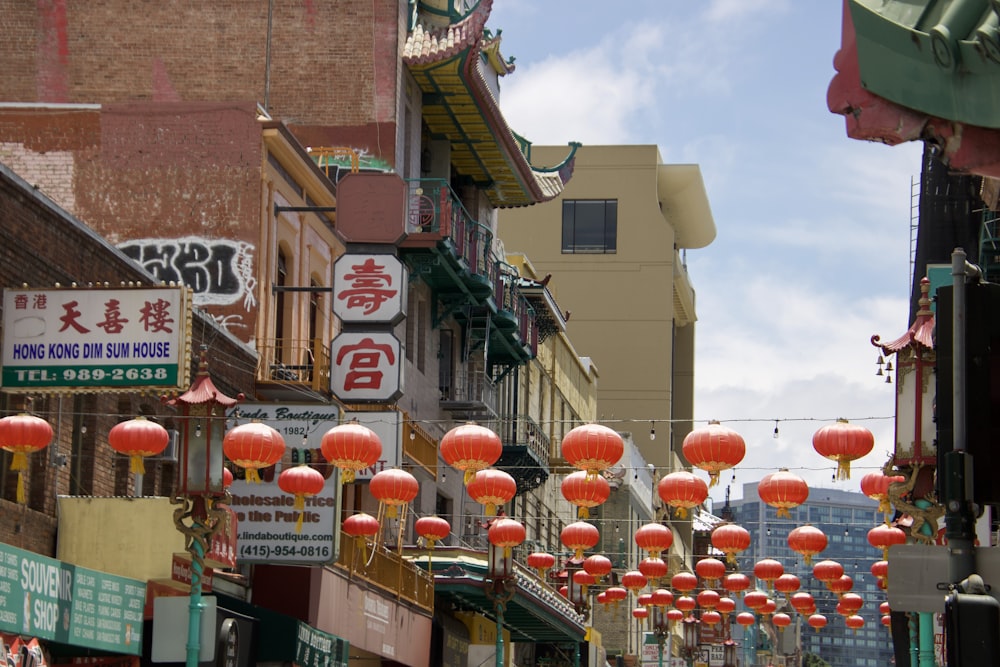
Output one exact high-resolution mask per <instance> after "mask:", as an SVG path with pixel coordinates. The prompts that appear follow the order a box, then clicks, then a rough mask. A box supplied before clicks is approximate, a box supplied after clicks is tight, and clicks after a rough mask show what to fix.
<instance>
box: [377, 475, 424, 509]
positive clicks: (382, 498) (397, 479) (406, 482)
mask: <svg viewBox="0 0 1000 667" xmlns="http://www.w3.org/2000/svg"><path fill="white" fill-rule="evenodd" d="M368 490H369V491H370V492H371V494H372V495H373V496H375V497H376V498H377V499H378V501H379V509H380V510H381V509H382V508H385V516H386V517H388V518H390V519H393V518H396V517H398V516H399V509H398V508H403V511H404V512H405V510H406V506H407V505H408V504H409V502H410V501H411V500H413V499H414V498H416V497H417V493H418V492H419V491H420V486H419V485H418V484H417V478H416V477H414V476H413V475H411V474H410V473H408V472H406V471H405V470H400V469H398V468H387V469H385V470H381V471H379V472H377V473H375V475H374V476H373V477H372V479H371V482H369V484H368Z"/></svg>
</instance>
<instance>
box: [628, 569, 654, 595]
mask: <svg viewBox="0 0 1000 667" xmlns="http://www.w3.org/2000/svg"><path fill="white" fill-rule="evenodd" d="M647 582H648V579H646V575H644V574H643V573H642V572H636V571H635V570H632V571H630V572H626V573H625V574H623V575H622V586H624V587H625V588H627V589H629V590H630V591H632V594H633V595H635V594H637V593H638V592H639V591H641V590H642V589H643V588H645V587H646V583H647Z"/></svg>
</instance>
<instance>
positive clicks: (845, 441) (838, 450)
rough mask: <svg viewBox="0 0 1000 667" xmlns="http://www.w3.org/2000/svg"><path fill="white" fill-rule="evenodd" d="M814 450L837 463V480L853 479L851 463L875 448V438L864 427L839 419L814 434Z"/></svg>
mask: <svg viewBox="0 0 1000 667" xmlns="http://www.w3.org/2000/svg"><path fill="white" fill-rule="evenodd" d="M812 440H813V449H815V450H816V452H817V453H818V454H819V455H820V456H824V457H826V458H828V459H830V460H832V461H836V462H837V479H850V478H851V461H854V460H856V459H860V458H861V457H862V456H865V455H867V454H868V453H869V452H871V451H872V448H874V447H875V436H874V435H872V432H871V431H869V430H868V429H866V428H865V427H864V426H857V425H855V424H851V423H849V422H848V421H847V420H846V419H838V420H837V423H836V424H827V425H826V426H824V427H822V428H821V429H819V430H818V431H816V433H815V434H813V439H812Z"/></svg>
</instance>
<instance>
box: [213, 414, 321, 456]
mask: <svg viewBox="0 0 1000 667" xmlns="http://www.w3.org/2000/svg"><path fill="white" fill-rule="evenodd" d="M237 411H238V412H239V418H240V419H241V420H246V419H248V420H251V421H259V422H263V423H265V424H267V425H268V426H270V427H271V428H273V429H274V430H276V431H277V432H278V433H280V434H281V437H282V438H284V439H285V444H286V445H287V446H289V447H293V448H300V447H301V448H303V449H319V448H320V446H321V445H322V444H323V435H324V434H325V433H326V432H327V431H329V430H330V429H331V428H333V427H334V426H337V425H338V424H340V408H339V407H337V406H336V405H319V404H316V403H302V404H297V403H241V404H240V406H239V408H238V409H237V410H234V411H232V412H230V413H229V416H230V417H232V416H234V413H235V412H237Z"/></svg>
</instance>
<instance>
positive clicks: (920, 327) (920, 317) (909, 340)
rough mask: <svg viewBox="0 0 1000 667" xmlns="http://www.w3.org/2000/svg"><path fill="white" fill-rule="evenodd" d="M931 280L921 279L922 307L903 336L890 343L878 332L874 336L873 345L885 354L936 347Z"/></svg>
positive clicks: (920, 302)
mask: <svg viewBox="0 0 1000 667" xmlns="http://www.w3.org/2000/svg"><path fill="white" fill-rule="evenodd" d="M930 287H931V281H930V280H928V279H927V278H922V279H921V280H920V301H919V304H920V307H919V310H917V317H916V319H915V320H913V324H912V325H910V328H909V329H907V330H906V333H904V334H903V335H902V336H900V337H899V338H897V339H896V340H894V341H891V342H889V343H882V342H880V338H879V336H878V334H875V335H874V336H872V345H874V346H875V347H877V348H879V349H881V350H882V352H883V354H896V353H897V352H899V351H900V350H904V349H906V348H908V347H914V348H915V347H921V348H923V349H925V350H933V349H934V311H932V310H931V300H930V296H929V294H930Z"/></svg>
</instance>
